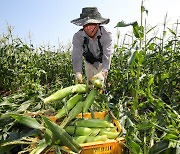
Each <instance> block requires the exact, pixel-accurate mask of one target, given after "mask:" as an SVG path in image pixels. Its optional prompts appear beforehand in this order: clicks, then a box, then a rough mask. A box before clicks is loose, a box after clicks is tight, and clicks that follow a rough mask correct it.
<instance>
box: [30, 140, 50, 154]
mask: <svg viewBox="0 0 180 154" xmlns="http://www.w3.org/2000/svg"><path fill="white" fill-rule="evenodd" d="M47 146H48V145H47V143H46V140H45V139H43V140H41V141H39V145H38V146H37V147H36V148H35V149H33V150H32V151H31V152H30V154H40V153H42V152H43V150H44V149H45V148H46V147H47Z"/></svg>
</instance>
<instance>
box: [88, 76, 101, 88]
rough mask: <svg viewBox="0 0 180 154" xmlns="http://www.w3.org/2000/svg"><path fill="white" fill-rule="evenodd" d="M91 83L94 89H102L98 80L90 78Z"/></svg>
mask: <svg viewBox="0 0 180 154" xmlns="http://www.w3.org/2000/svg"><path fill="white" fill-rule="evenodd" d="M91 82H92V84H93V85H94V87H96V88H102V87H103V82H102V81H101V80H100V79H98V78H92V79H91Z"/></svg>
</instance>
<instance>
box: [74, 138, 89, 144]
mask: <svg viewBox="0 0 180 154" xmlns="http://www.w3.org/2000/svg"><path fill="white" fill-rule="evenodd" d="M87 137H88V136H76V137H73V138H74V139H75V140H76V142H78V143H79V144H82V143H84V142H85V141H86V139H87Z"/></svg>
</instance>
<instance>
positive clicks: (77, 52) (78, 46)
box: [72, 32, 83, 73]
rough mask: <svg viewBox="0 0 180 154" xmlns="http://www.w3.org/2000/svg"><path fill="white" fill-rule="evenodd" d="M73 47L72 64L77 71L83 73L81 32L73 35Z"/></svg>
mask: <svg viewBox="0 0 180 154" xmlns="http://www.w3.org/2000/svg"><path fill="white" fill-rule="evenodd" d="M72 44H73V49H72V65H73V70H74V72H75V73H77V72H81V73H82V54H83V52H82V40H81V36H80V34H79V33H78V32H77V33H75V34H74V36H73V41H72Z"/></svg>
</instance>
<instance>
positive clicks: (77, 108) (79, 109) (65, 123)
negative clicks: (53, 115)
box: [61, 101, 83, 128]
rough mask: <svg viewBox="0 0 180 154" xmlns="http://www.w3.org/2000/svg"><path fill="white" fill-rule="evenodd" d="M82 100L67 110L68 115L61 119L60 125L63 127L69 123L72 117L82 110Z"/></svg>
mask: <svg viewBox="0 0 180 154" xmlns="http://www.w3.org/2000/svg"><path fill="white" fill-rule="evenodd" d="M82 108H83V102H82V101H80V102H78V103H77V104H76V106H75V107H74V108H73V109H72V110H71V111H70V112H69V115H68V116H67V117H66V118H65V119H64V120H63V122H62V123H61V127H63V128H64V127H65V126H66V125H67V123H69V122H70V121H71V120H72V119H74V118H76V116H77V115H78V114H79V113H80V112H82Z"/></svg>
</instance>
